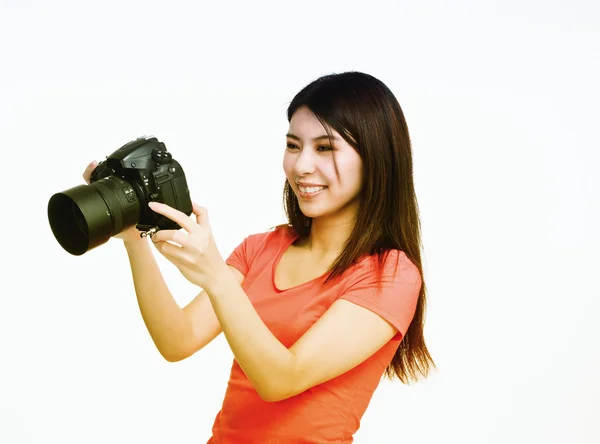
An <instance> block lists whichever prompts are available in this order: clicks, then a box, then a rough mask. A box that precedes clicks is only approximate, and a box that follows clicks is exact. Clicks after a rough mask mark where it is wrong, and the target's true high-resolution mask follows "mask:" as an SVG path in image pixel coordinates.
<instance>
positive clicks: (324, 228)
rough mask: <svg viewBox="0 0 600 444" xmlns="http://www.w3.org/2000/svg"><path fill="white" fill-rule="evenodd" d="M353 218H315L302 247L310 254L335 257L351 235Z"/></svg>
mask: <svg viewBox="0 0 600 444" xmlns="http://www.w3.org/2000/svg"><path fill="white" fill-rule="evenodd" d="M353 227H354V218H353V217H346V218H333V219H332V218H325V217H320V218H315V219H313V220H312V224H311V228H310V234H309V235H308V238H307V239H306V240H305V241H304V242H303V246H304V247H306V248H307V249H308V251H310V252H311V253H316V254H321V255H323V256H329V255H334V256H337V255H338V254H339V253H340V252H341V251H342V250H343V248H344V246H345V244H346V241H347V240H348V238H349V237H350V234H351V233H352V228H353Z"/></svg>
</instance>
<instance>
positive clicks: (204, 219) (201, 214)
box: [192, 202, 209, 227]
mask: <svg viewBox="0 0 600 444" xmlns="http://www.w3.org/2000/svg"><path fill="white" fill-rule="evenodd" d="M192 212H193V213H194V214H195V215H196V222H198V225H202V226H204V227H206V226H208V225H209V221H208V209H206V208H205V207H201V206H200V205H198V204H197V203H196V202H192Z"/></svg>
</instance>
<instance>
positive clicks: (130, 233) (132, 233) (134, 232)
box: [83, 160, 141, 242]
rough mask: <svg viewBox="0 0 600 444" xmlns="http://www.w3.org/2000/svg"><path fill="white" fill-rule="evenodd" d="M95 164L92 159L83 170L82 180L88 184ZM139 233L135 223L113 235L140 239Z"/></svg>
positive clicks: (124, 238) (118, 237)
mask: <svg viewBox="0 0 600 444" xmlns="http://www.w3.org/2000/svg"><path fill="white" fill-rule="evenodd" d="M97 166H98V162H96V161H95V160H94V161H93V162H91V163H90V164H89V165H88V166H87V167H86V169H85V171H84V172H83V180H84V181H85V183H87V184H88V185H89V184H90V176H91V175H92V171H94V170H95V169H96V167H97ZM140 233H141V232H140V231H139V230H138V229H137V228H135V225H134V226H132V227H129V228H127V229H125V230H123V231H121V232H120V233H119V234H115V235H114V236H113V237H115V238H117V239H121V240H122V241H124V242H129V241H136V240H141V238H140Z"/></svg>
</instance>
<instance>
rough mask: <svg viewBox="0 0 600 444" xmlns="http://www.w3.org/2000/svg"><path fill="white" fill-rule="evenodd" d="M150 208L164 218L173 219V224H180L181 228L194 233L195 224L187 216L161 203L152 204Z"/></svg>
mask: <svg viewBox="0 0 600 444" xmlns="http://www.w3.org/2000/svg"><path fill="white" fill-rule="evenodd" d="M148 206H149V207H150V209H151V210H152V211H154V212H155V213H158V214H162V215H163V216H165V217H167V218H169V219H171V220H172V221H173V222H176V223H178V224H179V226H180V227H181V228H183V229H184V230H185V231H187V232H188V233H191V232H192V231H193V228H194V222H193V221H192V220H191V219H190V218H189V217H188V215H187V214H185V213H182V212H181V211H179V210H176V209H175V208H172V207H170V206H168V205H165V204H163V203H160V202H150V203H149V204H148Z"/></svg>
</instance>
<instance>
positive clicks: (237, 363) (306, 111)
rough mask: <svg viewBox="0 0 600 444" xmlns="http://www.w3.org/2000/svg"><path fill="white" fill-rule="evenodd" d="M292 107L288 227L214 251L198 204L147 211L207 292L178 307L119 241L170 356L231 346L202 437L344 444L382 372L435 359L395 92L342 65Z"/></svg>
mask: <svg viewBox="0 0 600 444" xmlns="http://www.w3.org/2000/svg"><path fill="white" fill-rule="evenodd" d="M287 114H288V115H287V117H288V120H289V131H288V134H287V135H286V147H285V153H284V155H283V168H284V171H285V175H286V178H287V180H286V182H285V187H284V201H285V210H286V214H287V216H288V222H289V223H288V224H285V225H280V226H278V227H275V228H274V229H272V230H269V231H266V232H263V233H256V234H251V235H249V236H248V237H247V238H246V239H244V241H243V242H242V243H241V244H240V245H239V246H238V247H237V248H236V249H235V250H234V251H233V253H232V254H231V255H230V256H229V257H228V258H227V260H223V258H222V257H221V255H220V253H219V250H218V248H217V246H216V243H215V240H214V238H213V236H212V233H211V228H210V223H209V220H208V213H207V210H206V209H205V208H202V207H199V206H198V205H196V204H194V215H195V219H193V218H190V217H188V216H187V215H185V214H184V213H181V212H179V211H177V210H175V209H173V208H171V207H168V206H166V205H164V204H158V203H153V204H151V208H152V210H153V211H155V212H157V213H160V214H163V215H164V216H166V217H168V218H170V219H172V220H173V221H175V222H177V223H178V224H179V225H180V226H181V227H182V229H181V230H177V231H176V230H163V231H159V232H158V233H156V234H155V235H154V236H153V237H152V244H153V246H154V248H156V249H157V250H158V251H159V252H160V253H161V254H162V255H163V256H164V257H166V258H167V259H168V260H169V261H171V262H172V263H173V264H174V265H175V266H177V267H178V269H179V270H180V271H181V273H182V274H183V276H184V277H185V278H186V279H188V280H189V281H190V282H192V283H194V284H196V285H198V286H199V287H200V288H202V289H203V291H202V292H201V293H200V294H199V295H198V296H197V297H196V298H195V299H194V300H193V301H192V302H190V303H189V304H188V305H187V306H185V307H183V308H181V307H179V305H178V304H177V303H176V302H175V300H174V298H173V296H172V295H171V294H170V292H169V290H168V288H167V286H166V284H165V282H164V280H163V278H162V275H161V273H160V270H159V268H158V266H157V263H156V261H155V259H154V256H153V252H152V246H151V245H150V243H149V242H148V241H147V240H146V239H141V238H140V235H139V231H138V230H136V229H135V227H132V228H129V229H128V230H125V231H123V232H122V233H120V234H119V235H117V236H115V237H117V238H120V239H122V240H123V241H124V245H125V248H126V250H127V254H128V257H129V260H130V263H131V270H132V274H133V279H134V283H135V291H136V294H137V299H138V303H139V306H140V310H141V313H142V316H143V319H144V322H145V324H146V326H147V328H148V331H149V332H150V335H151V337H152V339H153V341H154V343H155V344H156V347H157V348H158V350H159V351H160V353H161V354H162V355H163V356H164V358H165V359H167V360H169V361H179V360H182V359H185V358H187V357H189V356H191V355H192V354H194V353H196V352H197V351H198V350H200V349H202V347H204V346H205V345H206V344H208V343H209V342H210V341H212V340H213V339H214V338H215V337H216V336H217V335H219V334H220V333H221V332H223V333H224V335H225V337H226V339H227V342H228V343H229V346H230V347H231V350H232V352H233V354H234V357H235V359H234V362H233V366H232V370H231V376H230V380H229V384H228V387H227V391H226V394H225V399H224V401H223V405H222V407H221V410H220V411H219V413H218V414H217V417H216V419H215V422H214V426H213V430H212V432H213V436H212V437H211V438H210V440H209V441H208V442H209V443H235V444H242V443H262V444H264V443H288V442H289V443H292V442H293V443H298V442H303V443H317V442H319V443H321V442H340V443H351V442H352V441H353V435H354V434H355V432H356V431H357V430H358V428H359V425H360V419H361V417H362V415H363V414H364V412H365V410H366V408H367V406H368V404H369V402H370V399H371V396H372V394H373V392H374V391H375V389H376V388H377V386H378V384H379V382H380V380H381V378H382V376H384V375H385V376H387V377H389V378H394V377H397V378H398V379H400V380H401V381H402V382H405V383H408V382H410V381H412V380H418V379H419V378H420V377H426V376H427V374H428V372H429V370H430V369H431V368H432V367H433V366H434V364H433V360H432V359H431V356H430V354H429V352H428V350H427V347H426V345H425V341H424V336H423V325H424V314H425V293H426V292H425V284H424V282H423V272H422V265H421V255H420V248H421V238H420V222H419V216H418V205H417V199H416V195H415V190H414V184H413V173H412V151H411V150H412V148H411V143H410V138H409V133H408V129H407V125H406V121H405V118H404V115H403V112H402V110H401V107H400V105H399V104H398V101H397V100H396V98H395V97H394V95H393V94H392V92H391V91H390V90H389V89H388V88H387V86H386V85H384V84H383V83H382V82H381V81H380V80H378V79H376V78H374V77H372V76H370V75H367V74H364V73H359V72H346V73H341V74H332V75H327V76H323V77H321V78H319V79H317V80H315V81H314V82H312V83H310V84H309V85H307V86H306V87H305V88H303V89H302V90H301V91H300V92H299V93H298V94H297V95H296V97H294V99H293V100H292V102H291V104H290V106H289V108H288V112H287ZM94 168H95V164H94V163H92V164H90V165H89V166H88V168H87V169H86V171H85V173H84V179H85V180H86V181H87V182H88V183H89V175H90V173H91V171H93V169H94ZM171 242H174V243H175V244H173V243H171Z"/></svg>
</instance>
